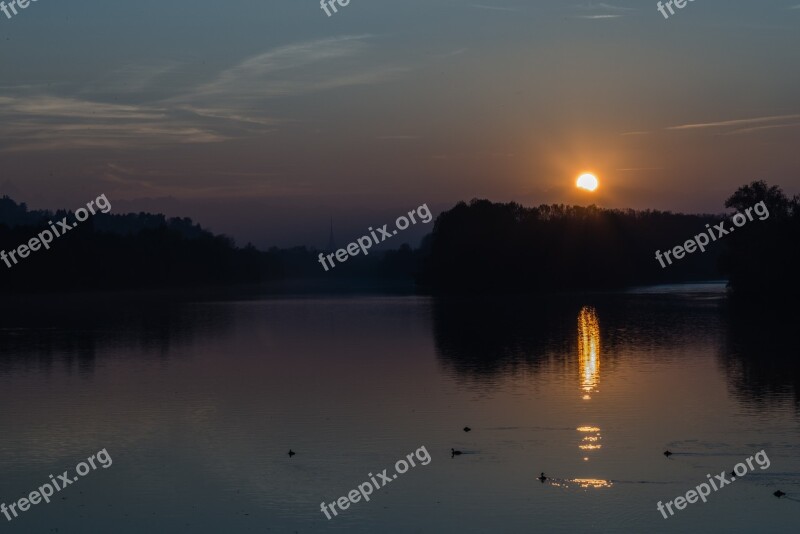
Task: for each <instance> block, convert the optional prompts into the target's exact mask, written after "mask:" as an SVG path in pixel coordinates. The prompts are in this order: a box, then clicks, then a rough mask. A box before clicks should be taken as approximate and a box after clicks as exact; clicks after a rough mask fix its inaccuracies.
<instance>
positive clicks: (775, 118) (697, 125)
mask: <svg viewBox="0 0 800 534" xmlns="http://www.w3.org/2000/svg"><path fill="white" fill-rule="evenodd" d="M792 119H800V114H791V115H770V116H766V117H754V118H750V119H734V120H727V121H717V122H700V123H695V124H681V125H678V126H670V127H668V128H667V130H696V129H701V128H727V127H731V126H743V125H748V124H760V123H765V122H777V121H784V120H792Z"/></svg>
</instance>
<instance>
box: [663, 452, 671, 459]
mask: <svg viewBox="0 0 800 534" xmlns="http://www.w3.org/2000/svg"><path fill="white" fill-rule="evenodd" d="M664 456H666V457H667V458H669V457H670V456H672V453H671V452H669V451H664Z"/></svg>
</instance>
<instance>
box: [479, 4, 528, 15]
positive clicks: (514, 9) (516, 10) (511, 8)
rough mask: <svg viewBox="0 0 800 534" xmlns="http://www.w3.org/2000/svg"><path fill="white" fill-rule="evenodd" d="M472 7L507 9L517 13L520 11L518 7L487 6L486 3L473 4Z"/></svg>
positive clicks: (492, 9) (494, 9) (495, 9)
mask: <svg viewBox="0 0 800 534" xmlns="http://www.w3.org/2000/svg"><path fill="white" fill-rule="evenodd" d="M472 7H474V8H475V9H489V10H491V11H506V12H511V13H517V12H519V11H520V10H519V8H517V7H503V6H487V5H485V4H472Z"/></svg>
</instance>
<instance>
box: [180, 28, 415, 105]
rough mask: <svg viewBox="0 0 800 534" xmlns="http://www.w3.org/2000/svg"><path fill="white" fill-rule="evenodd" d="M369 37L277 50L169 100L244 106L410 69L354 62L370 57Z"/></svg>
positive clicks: (378, 79) (368, 81) (362, 82)
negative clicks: (367, 51)
mask: <svg viewBox="0 0 800 534" xmlns="http://www.w3.org/2000/svg"><path fill="white" fill-rule="evenodd" d="M369 38H370V36H369V35H352V36H344V37H336V38H332V39H322V40H317V41H308V42H304V43H298V44H293V45H288V46H282V47H279V48H275V49H273V50H269V51H267V52H264V53H262V54H258V55H256V56H253V57H250V58H248V59H245V60H244V61H242V62H240V63H239V64H237V65H234V66H233V67H230V68H228V69H226V70H224V71H223V72H221V73H220V74H219V75H218V76H217V77H216V78H215V79H213V80H211V81H209V82H206V83H203V84H201V85H200V86H198V87H196V88H195V89H193V90H191V91H189V92H188V93H187V94H184V95H181V96H178V97H175V98H173V99H171V101H174V102H198V101H200V102H208V101H216V100H218V99H220V98H224V100H225V102H227V103H228V105H231V104H232V105H237V104H246V103H249V102H253V101H258V100H264V99H267V98H274V97H291V96H299V95H304V94H309V93H316V92H321V91H327V90H330V89H337V88H341V87H349V86H355V85H367V84H374V83H380V82H384V81H387V80H389V79H391V78H393V77H394V76H396V75H397V74H398V73H400V72H404V71H405V70H408V69H405V68H402V67H391V66H384V65H380V66H373V67H369V66H367V67H365V66H363V62H361V61H357V60H356V59H357V58H358V57H361V56H363V54H364V52H366V50H367V48H368V46H367V39H369ZM334 62H337V63H335V64H334Z"/></svg>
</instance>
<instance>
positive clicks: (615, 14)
mask: <svg viewBox="0 0 800 534" xmlns="http://www.w3.org/2000/svg"><path fill="white" fill-rule="evenodd" d="M572 9H576V10H579V11H588V12H591V13H590V14H587V15H577V16H576V18H579V19H588V20H604V19H617V18H620V17H622V16H624V15H626V14H627V13H629V12H631V11H635V10H634V9H633V8H630V7H621V6H615V5H611V4H607V3H605V2H599V3H597V4H595V3H590V4H578V5H575V6H572Z"/></svg>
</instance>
